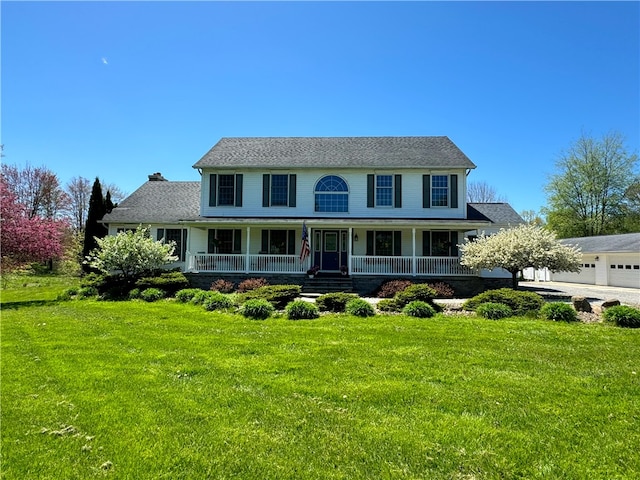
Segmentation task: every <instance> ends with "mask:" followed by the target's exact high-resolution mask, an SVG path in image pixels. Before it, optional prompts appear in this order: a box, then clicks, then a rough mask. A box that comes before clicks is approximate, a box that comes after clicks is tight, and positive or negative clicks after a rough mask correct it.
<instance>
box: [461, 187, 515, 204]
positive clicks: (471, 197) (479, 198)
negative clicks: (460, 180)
mask: <svg viewBox="0 0 640 480" xmlns="http://www.w3.org/2000/svg"><path fill="white" fill-rule="evenodd" d="M506 201H507V200H506V198H505V197H504V196H502V195H498V192H497V191H496V189H495V188H493V187H492V186H491V185H489V184H488V183H487V182H469V183H468V184H467V202H471V203H492V202H506Z"/></svg>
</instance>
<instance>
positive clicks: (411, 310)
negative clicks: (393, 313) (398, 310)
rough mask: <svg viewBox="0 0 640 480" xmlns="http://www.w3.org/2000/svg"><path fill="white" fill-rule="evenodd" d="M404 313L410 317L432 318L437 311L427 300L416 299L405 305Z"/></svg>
mask: <svg viewBox="0 0 640 480" xmlns="http://www.w3.org/2000/svg"><path fill="white" fill-rule="evenodd" d="M402 313H404V314H405V315H408V316H410V317H418V318H431V317H433V316H434V315H435V314H436V311H435V310H434V309H433V307H432V306H431V305H429V304H428V303H427V302H423V301H421V300H414V301H413V302H409V303H407V304H406V305H405V306H404V308H403V309H402Z"/></svg>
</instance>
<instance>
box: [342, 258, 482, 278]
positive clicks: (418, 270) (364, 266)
mask: <svg viewBox="0 0 640 480" xmlns="http://www.w3.org/2000/svg"><path fill="white" fill-rule="evenodd" d="M413 260H414V257H372V256H353V257H351V270H352V273H353V274H354V275H358V274H366V275H390V274H391V275H441V276H452V275H456V276H465V275H467V276H471V275H477V274H478V272H477V271H476V270H472V269H470V268H467V267H465V266H463V265H460V259H459V258H458V257H415V272H414V267H413V265H414V262H413Z"/></svg>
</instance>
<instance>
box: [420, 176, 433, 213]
mask: <svg viewBox="0 0 640 480" xmlns="http://www.w3.org/2000/svg"><path fill="white" fill-rule="evenodd" d="M422 208H431V175H423V176H422Z"/></svg>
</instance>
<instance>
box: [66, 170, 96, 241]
mask: <svg viewBox="0 0 640 480" xmlns="http://www.w3.org/2000/svg"><path fill="white" fill-rule="evenodd" d="M66 190H67V195H68V196H69V216H70V217H71V221H72V225H73V229H74V230H75V231H76V232H81V231H83V230H84V227H85V224H86V222H87V212H88V210H89V198H90V197H91V182H89V180H88V179H86V178H84V177H73V178H72V179H71V180H70V181H69V183H67V189H66Z"/></svg>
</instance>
